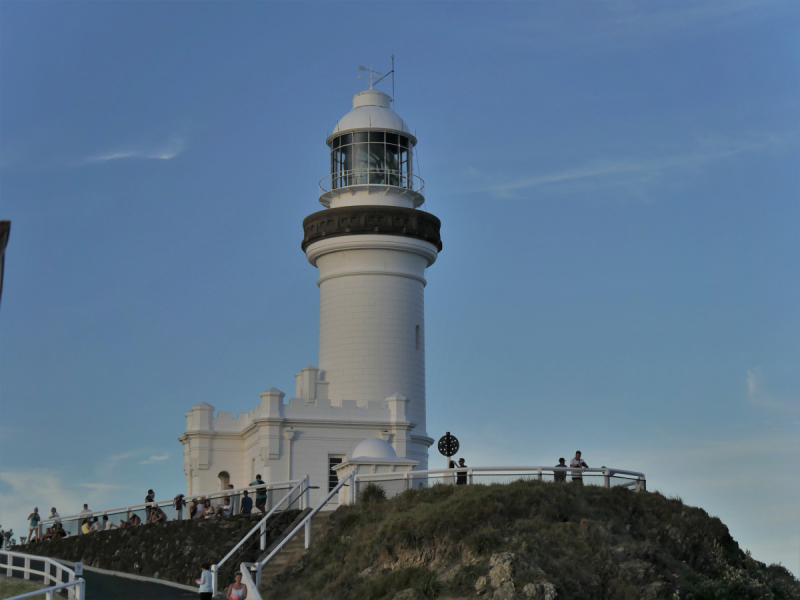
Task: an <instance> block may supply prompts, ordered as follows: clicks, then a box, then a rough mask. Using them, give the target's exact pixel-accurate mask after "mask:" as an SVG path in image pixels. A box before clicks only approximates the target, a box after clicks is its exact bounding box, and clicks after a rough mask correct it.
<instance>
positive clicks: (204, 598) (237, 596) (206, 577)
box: [194, 563, 247, 600]
mask: <svg viewBox="0 0 800 600" xmlns="http://www.w3.org/2000/svg"><path fill="white" fill-rule="evenodd" d="M194 582H195V583H196V584H197V585H199V586H200V600H211V598H212V596H213V595H214V586H213V581H212V575H211V565H209V564H208V563H204V564H202V565H200V579H195V580H194ZM245 598H247V586H246V585H245V584H243V583H242V574H241V573H236V575H234V578H233V583H232V584H230V585H229V586H228V589H227V590H226V591H225V599H226V600H244V599H245Z"/></svg>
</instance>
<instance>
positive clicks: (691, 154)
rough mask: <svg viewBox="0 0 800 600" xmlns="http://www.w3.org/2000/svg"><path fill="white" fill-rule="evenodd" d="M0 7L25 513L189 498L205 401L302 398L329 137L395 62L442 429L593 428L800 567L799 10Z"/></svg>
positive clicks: (670, 486)
mask: <svg viewBox="0 0 800 600" xmlns="http://www.w3.org/2000/svg"><path fill="white" fill-rule="evenodd" d="M0 17H2V19H0V177H1V179H0V218H3V219H11V221H12V231H11V239H10V244H9V247H8V250H7V258H6V273H5V285H4V289H3V299H2V309H1V310H0V394H2V395H1V396H0V523H2V524H3V525H4V526H9V525H13V526H14V527H15V529H17V528H19V529H20V530H21V529H22V527H23V518H24V516H25V515H27V513H28V512H30V509H31V508H32V507H33V506H34V505H38V506H39V507H40V508H45V509H47V508H49V507H50V506H51V505H53V504H56V505H57V506H58V508H59V510H60V512H61V514H62V515H63V514H66V513H72V512H76V511H77V510H78V509H79V508H80V505H81V504H82V503H83V502H85V501H88V502H89V503H90V505H91V506H92V507H93V508H101V507H108V506H118V505H124V504H126V503H128V502H130V501H131V500H132V499H135V500H140V499H141V498H143V496H144V493H145V491H146V490H147V488H148V487H154V488H155V489H156V491H157V492H158V494H157V495H158V496H160V497H171V496H173V495H174V494H176V493H178V492H180V491H183V490H184V487H185V479H184V475H183V473H182V463H181V446H180V444H179V443H178V442H177V439H176V438H177V437H178V436H179V435H180V434H181V433H182V430H183V427H184V425H185V422H184V418H183V415H184V413H185V412H186V411H187V410H188V409H189V408H190V407H191V406H192V405H194V404H197V403H199V402H203V401H204V402H208V403H210V404H212V405H214V406H215V407H217V408H218V409H220V410H230V411H234V412H236V411H246V410H249V409H250V408H252V407H253V406H255V405H256V404H257V403H258V401H259V397H258V394H259V393H260V392H261V391H263V390H265V389H267V388H269V387H271V386H275V387H278V388H279V389H281V390H283V391H285V392H287V395H291V393H292V391H293V389H294V377H293V375H294V373H296V372H297V371H298V370H299V369H300V368H301V367H303V366H305V365H307V364H309V363H316V360H317V328H318V312H317V311H318V289H317V287H316V284H315V282H316V271H315V270H314V269H313V268H312V267H311V266H310V265H309V264H308V263H307V262H306V260H305V257H304V255H303V253H302V251H301V250H300V241H301V237H302V229H301V222H302V219H303V217H305V216H306V215H308V214H310V213H312V212H315V211H317V210H319V209H320V206H319V204H318V203H317V181H318V180H319V179H320V178H321V177H323V176H324V175H325V174H326V173H327V170H328V154H327V147H326V146H325V143H324V140H325V137H326V135H327V133H328V132H329V131H330V130H331V129H332V128H333V126H334V125H335V123H336V121H337V120H338V119H339V118H340V117H341V116H343V115H344V114H345V113H346V112H347V111H348V110H349V108H350V97H351V96H352V95H353V94H354V93H356V92H358V91H359V90H360V89H363V82H362V81H360V80H358V79H356V75H357V74H358V70H357V68H356V67H357V65H359V64H365V63H368V62H369V61H374V62H375V66H376V68H377V69H379V70H386V69H387V68H388V65H389V57H390V55H392V54H394V55H395V57H396V67H397V77H396V103H395V108H396V110H397V112H398V113H399V114H400V115H401V116H402V117H403V118H404V119H405V120H406V122H408V123H409V125H410V126H411V128H412V130H415V131H416V135H417V137H418V138H419V146H418V159H419V169H418V173H419V174H420V175H421V176H422V177H423V178H424V179H425V180H426V191H427V196H426V199H427V203H426V205H425V208H426V209H427V210H429V211H430V212H432V213H434V214H436V215H437V216H438V217H439V218H441V220H442V223H443V225H442V236H443V241H444V250H443V252H442V253H441V255H440V258H439V260H438V261H437V263H436V264H435V265H434V266H433V267H431V268H430V269H429V271H428V274H427V277H428V287H427V289H426V302H427V306H426V318H427V322H426V328H427V331H426V342H427V373H428V415H429V417H428V431H429V433H430V434H431V435H432V436H434V437H438V436H439V435H441V434H443V433H444V431H445V430H449V431H452V432H453V433H454V434H456V435H457V436H458V437H459V439H460V440H461V445H462V449H463V455H464V457H465V458H466V459H467V462H468V464H472V465H492V464H501V463H502V464H555V463H556V462H557V459H558V458H559V457H561V456H566V457H568V456H569V455H571V454H572V453H573V452H574V451H575V449H577V448H580V449H581V450H582V451H583V453H584V458H586V460H587V461H588V462H589V464H590V465H592V466H599V465H600V464H603V465H610V466H616V467H619V468H630V469H632V470H641V471H644V472H645V473H647V476H648V480H649V486H650V488H651V489H659V490H662V491H663V492H664V493H667V494H670V495H680V496H681V497H682V498H683V499H684V500H685V501H686V502H687V503H690V504H695V505H699V506H702V507H703V508H705V509H706V510H707V511H708V512H709V513H710V514H712V515H716V516H719V517H720V518H721V519H722V520H723V521H724V522H725V523H726V524H727V525H728V526H729V527H730V529H731V533H732V535H733V536H734V538H735V539H737V540H738V541H739V542H740V544H742V546H743V547H745V548H749V549H750V550H752V552H753V554H754V556H755V557H756V558H758V559H760V560H763V561H765V562H782V563H783V564H784V565H786V566H788V567H789V568H791V569H793V570H794V571H795V573H800V516H798V514H797V510H796V508H797V507H796V500H797V497H798V496H800V475H799V474H798V471H797V469H796V468H793V466H792V465H793V464H794V462H796V457H797V456H798V451H800V374H799V373H798V369H797V365H798V363H800V343H799V342H798V340H800V318H799V317H800V315H798V306H800V277H798V276H799V275H800V269H799V268H798V257H800V241H799V240H800V236H798V226H799V225H800V209H799V208H798V191H800V176H799V175H798V173H800V170H798V157H799V156H798V155H799V154H800V153H799V152H798V141H799V138H800V118H799V117H800V111H799V110H798V108H799V107H798V103H800V100H799V99H800V78H799V77H798V73H800V69H799V67H800V53H798V50H800V47H799V46H800V41H799V39H798V36H797V31H798V25H800V5H798V4H797V3H793V2H781V1H754V0H746V1H739V0H732V1H730V2H678V1H674V2H661V3H650V2H619V3H612V2H585V3H582V2H571V3H558V2H531V3H497V2H495V3H491V4H490V3H479V2H469V3H451V2H437V3H422V2H417V3H405V4H404V3H320V4H316V3H299V2H298V3H288V2H287V3H266V2H263V3H254V2H249V3H248V2H242V3H218V2H203V3H178V2H171V3H161V2H114V3H98V2H86V3H84V2H70V3H57V2H28V3H23V2H8V1H3V2H0ZM381 85H383V84H381ZM383 89H384V90H386V91H391V90H390V88H388V87H384V88H383ZM432 460H433V461H435V460H436V458H435V456H433V455H432ZM234 483H237V484H241V483H243V482H234Z"/></svg>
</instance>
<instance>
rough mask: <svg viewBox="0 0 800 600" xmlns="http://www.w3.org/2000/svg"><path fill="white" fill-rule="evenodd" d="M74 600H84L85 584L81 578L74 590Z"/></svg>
mask: <svg viewBox="0 0 800 600" xmlns="http://www.w3.org/2000/svg"><path fill="white" fill-rule="evenodd" d="M75 598H76V600H86V582H85V581H84V580H83V578H82V577H81V578H80V579H79V580H78V585H77V586H76V590H75Z"/></svg>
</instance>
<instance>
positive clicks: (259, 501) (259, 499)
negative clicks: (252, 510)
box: [250, 475, 267, 514]
mask: <svg viewBox="0 0 800 600" xmlns="http://www.w3.org/2000/svg"><path fill="white" fill-rule="evenodd" d="M250 485H258V486H264V487H259V488H257V489H256V508H257V509H258V510H260V511H261V514H264V513H265V512H267V486H266V484H265V483H264V480H263V479H261V475H256V480H255V481H254V482H252V483H251V484H250Z"/></svg>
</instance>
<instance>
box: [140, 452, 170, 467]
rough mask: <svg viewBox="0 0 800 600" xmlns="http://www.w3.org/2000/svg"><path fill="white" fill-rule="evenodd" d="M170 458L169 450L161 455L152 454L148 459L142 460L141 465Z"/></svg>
mask: <svg viewBox="0 0 800 600" xmlns="http://www.w3.org/2000/svg"><path fill="white" fill-rule="evenodd" d="M168 458H169V452H167V453H166V454H162V455H161V456H151V457H150V458H148V459H147V460H140V461H139V464H140V465H150V464H152V463H155V462H161V461H162V460H167V459H168Z"/></svg>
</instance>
